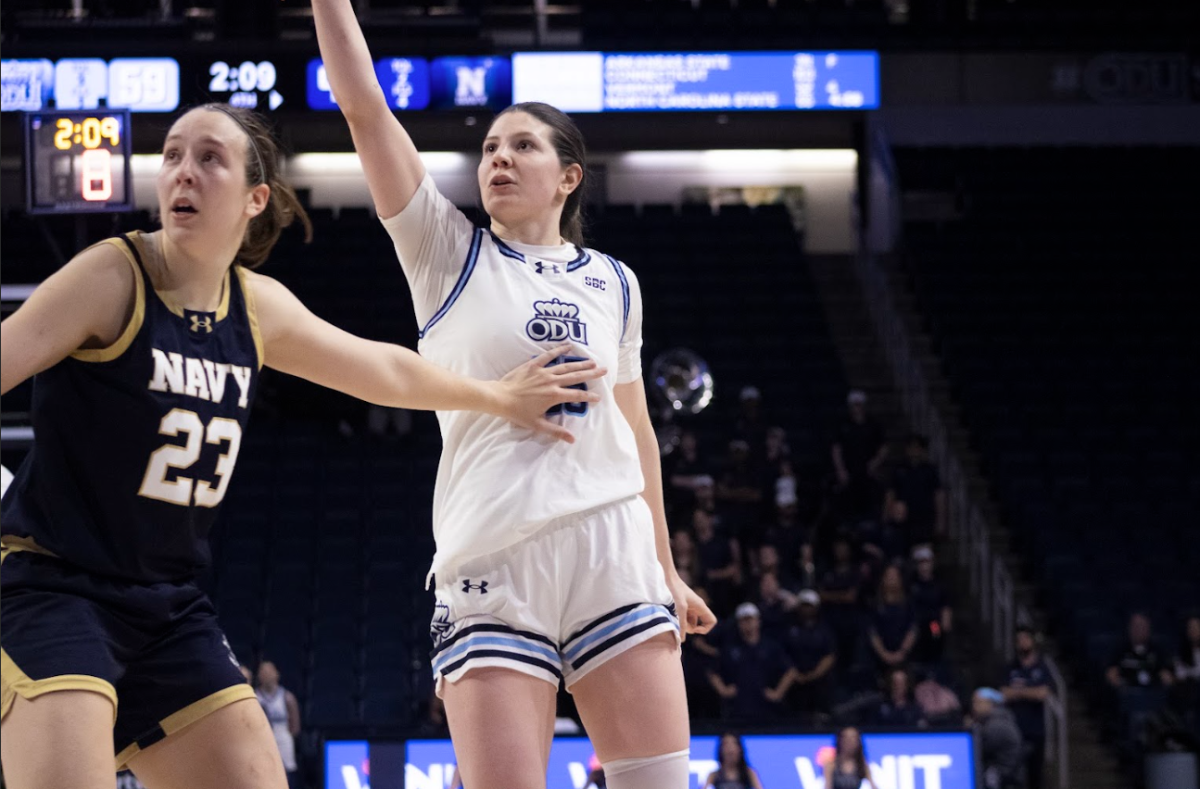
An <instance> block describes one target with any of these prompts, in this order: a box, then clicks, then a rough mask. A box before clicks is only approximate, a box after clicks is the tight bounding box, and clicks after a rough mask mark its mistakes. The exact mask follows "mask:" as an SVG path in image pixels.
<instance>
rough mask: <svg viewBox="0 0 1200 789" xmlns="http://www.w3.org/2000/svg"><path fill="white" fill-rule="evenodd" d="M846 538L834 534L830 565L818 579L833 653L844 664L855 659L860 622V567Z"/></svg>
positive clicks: (847, 664) (848, 663)
mask: <svg viewBox="0 0 1200 789" xmlns="http://www.w3.org/2000/svg"><path fill="white" fill-rule="evenodd" d="M853 558H854V557H853V554H852V552H851V549H850V541H849V540H848V539H847V538H846V537H845V536H838V537H837V538H836V539H835V540H834V541H833V567H832V568H831V569H830V570H829V572H827V573H825V575H824V577H822V579H821V586H820V592H821V603H822V606H823V609H824V611H825V618H826V620H827V621H828V622H829V626H830V627H831V628H832V629H833V633H834V636H835V637H836V638H837V653H838V654H839V655H840V656H841V660H842V665H843V666H846V667H848V666H849V665H850V662H851V661H853V660H854V659H855V653H856V652H857V647H858V635H859V630H860V622H861V611H862V608H861V605H860V603H859V591H860V589H861V586H862V574H861V570H860V569H859V568H858V567H856V566H855V565H854V563H853Z"/></svg>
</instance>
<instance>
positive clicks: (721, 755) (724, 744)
mask: <svg viewBox="0 0 1200 789" xmlns="http://www.w3.org/2000/svg"><path fill="white" fill-rule="evenodd" d="M704 789H762V782H760V781H759V780H758V773H757V772H755V771H754V768H753V767H751V766H750V765H749V763H747V762H746V748H745V746H743V745H742V738H741V737H738V736H737V735H736V734H731V733H727V734H723V735H721V739H720V741H719V742H718V743H717V769H716V770H714V771H713V772H711V773H709V776H708V780H707V781H705V782H704Z"/></svg>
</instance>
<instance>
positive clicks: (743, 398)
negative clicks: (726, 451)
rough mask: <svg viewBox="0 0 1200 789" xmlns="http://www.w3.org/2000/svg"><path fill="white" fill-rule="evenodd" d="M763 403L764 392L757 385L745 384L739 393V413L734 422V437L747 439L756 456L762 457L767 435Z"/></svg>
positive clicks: (741, 439)
mask: <svg viewBox="0 0 1200 789" xmlns="http://www.w3.org/2000/svg"><path fill="white" fill-rule="evenodd" d="M762 404H763V403H762V393H761V392H759V391H758V387H757V386H743V387H742V391H741V392H739V393H738V415H737V418H736V419H735V420H734V423H733V435H734V437H735V438H736V439H738V440H740V441H745V442H746V444H747V446H748V447H749V448H750V451H751V452H752V453H753V455H754V456H755V457H756V458H761V457H762V455H763V446H764V444H765V443H766V436H767V420H766V417H765V416H764V414H763V407H762Z"/></svg>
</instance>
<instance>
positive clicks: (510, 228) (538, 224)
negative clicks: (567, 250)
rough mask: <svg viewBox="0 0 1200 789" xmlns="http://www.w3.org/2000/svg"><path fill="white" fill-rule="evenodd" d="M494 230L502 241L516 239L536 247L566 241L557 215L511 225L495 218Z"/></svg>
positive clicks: (554, 244) (493, 221)
mask: <svg viewBox="0 0 1200 789" xmlns="http://www.w3.org/2000/svg"><path fill="white" fill-rule="evenodd" d="M492 232H493V233H495V234H496V235H497V236H499V238H500V240H501V241H508V242H513V241H515V242H516V243H518V244H528V245H530V246H535V247H556V246H559V245H560V244H565V243H566V241H564V240H563V237H562V233H561V232H560V231H559V228H558V218H557V217H552V218H550V219H548V220H540V219H535V220H530V221H528V222H516V223H514V224H511V225H505V224H502V223H500V222H497V221H496V220H495V219H493V220H492Z"/></svg>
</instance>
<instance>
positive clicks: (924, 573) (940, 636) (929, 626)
mask: <svg viewBox="0 0 1200 789" xmlns="http://www.w3.org/2000/svg"><path fill="white" fill-rule="evenodd" d="M913 560H914V561H915V562H916V566H917V572H916V577H915V578H913V582H912V585H911V586H910V587H909V594H910V598H911V600H912V606H913V613H914V614H915V615H916V619H917V645H916V647H914V648H913V657H912V659H913V660H914V661H916V662H917V663H930V664H932V663H940V662H941V660H942V652H943V650H944V649H945V643H946V638H947V636H949V634H950V630H951V629H952V627H953V625H954V614H953V611H952V609H951V608H950V596H949V595H948V594H946V588H945V587H944V586H942V584H941V583H940V582H939V581H938V580H937V579H936V578H934V577H933V570H934V563H933V549H932V548H930V547H929V546H928V545H923V546H920V547H919V548H917V549H916V550H914V551H913Z"/></svg>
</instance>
